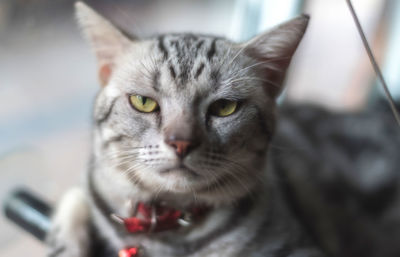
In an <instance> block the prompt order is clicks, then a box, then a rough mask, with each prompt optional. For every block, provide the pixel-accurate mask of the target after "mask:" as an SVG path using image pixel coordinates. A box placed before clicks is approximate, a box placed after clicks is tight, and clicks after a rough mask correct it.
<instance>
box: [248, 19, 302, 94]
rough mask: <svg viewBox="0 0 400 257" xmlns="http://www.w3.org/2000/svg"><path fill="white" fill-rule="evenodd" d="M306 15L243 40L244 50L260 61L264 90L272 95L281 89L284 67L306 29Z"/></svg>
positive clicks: (285, 67) (287, 64) (286, 65)
mask: <svg viewBox="0 0 400 257" xmlns="http://www.w3.org/2000/svg"><path fill="white" fill-rule="evenodd" d="M308 21H309V16H308V15H301V16H299V17H297V18H294V19H292V20H289V21H287V22H285V23H282V24H280V25H278V26H276V27H274V28H272V29H271V30H269V31H267V32H265V33H263V34H260V35H258V36H255V37H254V38H252V39H250V40H249V41H247V42H245V43H244V45H242V46H243V47H244V50H245V52H246V53H247V54H248V55H249V56H251V57H252V58H255V59H256V60H258V61H259V62H260V67H262V74H261V75H262V76H264V75H265V76H266V77H265V81H266V84H267V85H266V90H267V92H268V93H269V94H270V95H271V96H272V97H273V98H275V97H277V96H278V95H279V93H280V92H281V91H282V83H283V79H284V77H285V73H286V69H287V68H288V66H289V63H290V61H291V59H292V56H293V54H294V52H295V51H296V48H297V46H298V45H299V43H300V41H301V39H302V38H303V35H304V33H305V31H306V28H307V25H308Z"/></svg>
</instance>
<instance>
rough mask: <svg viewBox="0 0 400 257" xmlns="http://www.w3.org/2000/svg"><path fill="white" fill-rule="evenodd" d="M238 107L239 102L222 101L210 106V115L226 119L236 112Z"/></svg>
mask: <svg viewBox="0 0 400 257" xmlns="http://www.w3.org/2000/svg"><path fill="white" fill-rule="evenodd" d="M237 107H238V102H237V101H230V100H226V99H221V100H218V101H216V102H214V103H213V104H211V106H210V114H211V115H214V116H218V117H226V116H229V115H231V114H233V113H235V112H236V110H237Z"/></svg>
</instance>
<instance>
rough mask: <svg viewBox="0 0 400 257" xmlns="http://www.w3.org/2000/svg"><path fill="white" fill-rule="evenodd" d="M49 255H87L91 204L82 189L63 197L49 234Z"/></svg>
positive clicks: (59, 256)
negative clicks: (89, 204)
mask: <svg viewBox="0 0 400 257" xmlns="http://www.w3.org/2000/svg"><path fill="white" fill-rule="evenodd" d="M46 243H47V245H48V254H47V256H48V257H86V256H87V253H88V245H89V206H88V203H87V200H86V197H85V195H84V193H83V192H82V190H80V189H72V190H70V191H68V192H67V193H66V195H65V196H64V197H63V199H62V201H61V203H60V205H59V206H58V208H57V210H56V212H55V215H54V216H53V219H52V227H51V229H50V231H49V233H48V235H47V238H46Z"/></svg>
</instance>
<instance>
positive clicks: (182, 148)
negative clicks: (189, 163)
mask: <svg viewBox="0 0 400 257" xmlns="http://www.w3.org/2000/svg"><path fill="white" fill-rule="evenodd" d="M167 144H169V145H170V146H172V147H173V148H175V151H176V154H177V155H178V156H179V157H184V156H185V155H186V153H187V152H188V150H189V148H190V146H191V142H190V141H185V140H170V141H168V142H167Z"/></svg>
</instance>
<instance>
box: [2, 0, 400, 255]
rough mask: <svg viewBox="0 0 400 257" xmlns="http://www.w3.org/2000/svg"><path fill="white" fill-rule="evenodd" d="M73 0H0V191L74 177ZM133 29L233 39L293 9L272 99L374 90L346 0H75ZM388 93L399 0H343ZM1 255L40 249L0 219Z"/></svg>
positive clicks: (82, 135) (315, 99)
mask: <svg viewBox="0 0 400 257" xmlns="http://www.w3.org/2000/svg"><path fill="white" fill-rule="evenodd" d="M73 2H74V1H72V0H2V1H1V2H0V103H1V105H0V106H1V108H0V201H3V199H4V198H5V197H6V196H7V194H8V193H9V192H10V190H11V189H13V188H15V187H16V186H18V185H26V186H28V187H29V188H31V189H32V190H33V191H35V192H38V194H39V195H40V196H42V197H43V198H44V199H46V200H48V201H50V202H52V203H55V202H56V200H57V199H59V197H60V195H61V194H62V193H63V192H64V191H65V190H66V189H67V188H68V187H71V186H73V185H77V184H79V181H80V176H81V173H83V171H84V170H85V169H86V163H87V159H88V155H89V150H90V147H89V145H90V126H91V119H90V113H91V105H92V102H93V98H94V96H95V94H96V91H97V89H98V82H97V71H96V64H95V59H94V56H93V55H92V54H91V51H90V49H89V47H88V45H87V44H86V42H84V40H83V39H82V37H81V35H80V33H79V30H78V29H77V26H76V24H75V21H74V17H73ZM86 2H88V3H89V4H90V5H91V6H93V7H94V8H95V9H97V10H98V11H99V12H101V13H102V14H103V15H104V16H106V17H108V18H109V19H111V20H112V21H113V22H114V23H116V24H118V25H119V26H120V27H122V28H124V29H126V30H129V31H131V32H133V33H135V34H137V35H138V36H148V35H152V34H156V33H159V32H162V33H166V32H179V31H191V32H201V33H211V34H219V35H225V36H226V37H228V38H231V39H233V40H237V41H241V40H246V39H248V38H250V37H251V36H253V35H255V34H257V33H258V32H260V31H263V30H266V29H268V28H269V27H271V26H273V25H276V24H277V23H279V22H282V21H284V20H287V19H289V18H291V17H294V16H296V15H298V14H300V13H307V14H310V15H311V21H310V26H309V29H308V31H307V33H306V35H305V38H304V40H303V42H302V43H301V45H300V47H299V49H298V52H297V53H296V56H295V58H294V60H293V63H292V66H291V68H290V72H289V74H288V77H287V80H286V84H287V90H286V91H285V93H284V95H283V96H282V100H283V101H290V102H311V103H316V104H320V105H324V106H326V107H327V108H330V109H333V110H336V111H342V112H343V111H357V110H361V109H363V108H364V107H365V106H366V105H368V104H370V103H373V102H374V101H376V99H378V98H379V97H380V96H381V92H382V91H381V90H380V88H379V87H377V86H376V81H375V75H374V73H373V70H372V68H371V66H370V64H369V61H368V58H367V55H366V54H365V51H364V48H363V46H362V44H361V40H360V38H359V36H358V33H357V31H356V27H355V25H354V22H353V20H352V18H351V16H350V13H349V10H348V8H347V5H346V3H345V0H308V1H307V0H203V1H196V0H189V1H188V0H168V1H167V0H158V1H157V0H153V1H146V0H130V1H128V0H125V1H122V0H113V1H112V0H108V1H107V0H101V1H100V0H97V1H94V0H92V1H86ZM353 4H354V6H355V9H356V11H357V13H358V15H359V17H360V20H361V23H362V25H363V27H364V29H365V32H366V34H367V37H368V39H369V41H370V43H371V45H372V48H373V50H374V53H375V55H376V57H377V58H378V61H379V63H380V64H381V67H382V68H383V71H384V74H385V77H386V79H387V82H388V84H389V86H390V89H391V91H392V94H393V95H394V96H395V98H397V99H399V98H400V72H398V68H399V67H400V63H399V62H400V49H399V48H400V44H399V43H398V42H400V1H396V0H386V1H385V0H353ZM0 228H1V229H0V256H11V257H13V256H22V255H25V254H26V252H27V251H29V254H30V256H44V248H43V246H42V244H41V243H39V242H37V241H35V240H34V239H32V238H31V237H30V236H28V235H26V234H25V233H24V232H22V231H20V230H19V229H18V228H17V227H15V226H13V225H12V224H10V223H8V222H7V221H6V220H5V219H4V218H3V217H0Z"/></svg>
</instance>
